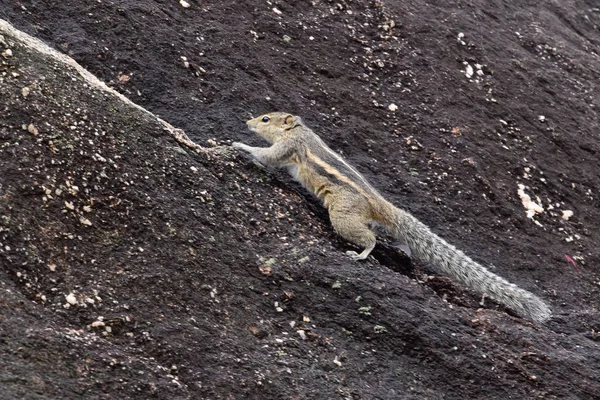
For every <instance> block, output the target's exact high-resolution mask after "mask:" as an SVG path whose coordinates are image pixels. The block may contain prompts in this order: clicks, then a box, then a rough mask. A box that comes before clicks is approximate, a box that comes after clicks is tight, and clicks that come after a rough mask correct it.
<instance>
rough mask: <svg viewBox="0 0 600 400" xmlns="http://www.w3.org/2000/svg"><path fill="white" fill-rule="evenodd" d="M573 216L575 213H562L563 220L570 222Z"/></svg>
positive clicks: (564, 211)
mask: <svg viewBox="0 0 600 400" xmlns="http://www.w3.org/2000/svg"><path fill="white" fill-rule="evenodd" d="M572 216H573V211H571V210H563V212H562V219H564V220H565V221H568V220H569V218H571V217H572Z"/></svg>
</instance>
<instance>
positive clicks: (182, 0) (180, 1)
mask: <svg viewBox="0 0 600 400" xmlns="http://www.w3.org/2000/svg"><path fill="white" fill-rule="evenodd" d="M179 4H181V7H183V8H190V3H188V2H187V1H185V0H179Z"/></svg>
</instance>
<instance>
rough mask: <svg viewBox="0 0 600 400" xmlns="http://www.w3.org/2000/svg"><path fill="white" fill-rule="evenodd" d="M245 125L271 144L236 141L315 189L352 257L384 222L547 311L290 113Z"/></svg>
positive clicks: (537, 314)
mask: <svg viewBox="0 0 600 400" xmlns="http://www.w3.org/2000/svg"><path fill="white" fill-rule="evenodd" d="M246 124H247V125H248V128H249V129H250V130H251V131H252V132H254V133H256V134H258V135H259V136H261V137H262V138H263V139H265V140H266V141H267V142H269V143H270V144H271V146H270V147H252V146H248V145H246V144H243V143H238V142H234V143H233V144H232V146H233V147H234V148H238V149H242V150H244V151H247V152H248V153H250V154H251V155H252V156H253V157H254V158H255V159H256V160H257V161H259V162H260V163H262V164H265V165H271V166H279V167H287V169H288V171H289V173H290V174H291V175H292V177H293V178H294V179H296V180H297V181H299V182H300V183H301V184H302V185H304V187H305V188H307V189H308V190H310V191H311V192H313V193H314V194H315V195H316V196H317V197H318V198H319V199H320V200H321V201H322V202H323V203H324V205H325V207H327V209H328V210H329V218H330V220H331V223H332V225H333V228H334V229H335V230H336V231H337V232H338V233H339V234H340V235H341V236H342V237H344V238H345V239H346V240H348V241H350V242H351V243H354V244H355V245H357V246H359V247H361V248H363V249H364V250H363V251H362V252H361V253H360V254H357V253H356V252H348V254H350V255H351V256H352V258H353V259H355V260H364V259H365V258H367V257H368V255H369V253H370V252H371V250H373V248H374V247H375V242H376V239H375V234H374V233H373V232H372V230H371V227H372V226H374V225H377V226H382V227H383V228H385V229H386V230H387V231H388V232H389V233H390V234H391V235H392V236H394V237H395V238H396V239H399V240H400V241H403V242H404V243H406V244H407V245H408V247H409V248H410V249H411V250H412V255H413V256H415V257H416V258H417V259H418V260H420V261H422V262H427V263H431V264H432V266H433V267H435V268H437V269H438V270H440V271H441V272H443V273H445V274H447V275H449V276H450V277H452V278H453V279H456V280H457V281H459V282H461V283H462V284H465V285H466V286H468V287H469V288H471V289H473V290H475V291H477V292H480V293H485V294H486V295H488V296H489V297H491V298H492V299H494V300H496V301H498V302H500V303H502V304H504V305H505V306H507V307H508V308H510V309H511V310H513V311H515V312H516V313H517V314H518V315H520V316H521V317H524V318H528V319H531V320H533V321H536V322H543V321H546V320H547V319H549V318H550V316H551V311H550V309H549V308H548V306H546V304H544V302H543V301H542V300H540V299H539V298H538V297H537V296H535V295H534V294H532V293H529V292H527V291H525V290H523V289H521V288H519V287H517V286H516V285H514V284H512V283H510V282H508V281H506V280H505V279H503V278H501V277H500V276H498V275H495V274H493V273H492V272H490V271H488V270H487V269H486V268H484V267H483V266H481V265H479V264H478V263H476V262H475V261H473V260H472V259H471V258H469V257H468V256H466V255H465V254H464V253H463V252H462V251H460V250H458V249H456V248H455V247H454V246H452V245H451V244H449V243H447V242H446V241H445V240H444V239H442V238H440V237H438V236H437V235H436V234H434V233H433V232H432V231H431V230H430V229H429V228H428V227H427V226H425V225H424V224H423V223H421V222H420V221H419V220H417V219H416V218H415V217H413V216H412V215H411V214H409V213H408V212H406V211H404V210H401V209H399V208H397V207H395V206H394V205H393V204H391V203H390V202H388V201H387V200H386V199H384V198H383V196H381V195H380V194H379V193H378V192H377V190H375V189H374V188H373V187H372V186H371V185H370V184H369V183H368V182H367V181H366V180H365V178H364V177H363V176H362V175H361V174H360V173H359V172H358V171H357V170H356V169H354V168H353V167H352V166H350V165H349V164H348V163H346V161H344V160H343V159H342V157H341V156H340V155H338V154H337V153H335V152H334V151H333V150H331V149H330V148H329V147H328V146H327V145H326V144H325V143H324V142H323V141H322V140H321V138H319V136H317V135H316V134H315V133H314V132H313V131H312V130H310V129H309V128H308V127H307V126H306V125H304V122H303V121H302V120H301V119H300V118H299V117H297V116H293V115H291V114H287V113H282V112H274V113H269V114H265V115H261V116H260V117H257V118H254V119H251V120H249V121H248V122H246Z"/></svg>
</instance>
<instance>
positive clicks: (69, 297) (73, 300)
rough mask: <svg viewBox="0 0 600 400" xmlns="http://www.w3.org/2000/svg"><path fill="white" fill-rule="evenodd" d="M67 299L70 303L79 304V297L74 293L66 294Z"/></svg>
mask: <svg viewBox="0 0 600 400" xmlns="http://www.w3.org/2000/svg"><path fill="white" fill-rule="evenodd" d="M65 300H67V303H69V304H70V305H72V306H74V305H75V304H77V297H75V295H74V294H73V293H69V294H68V295H66V296H65Z"/></svg>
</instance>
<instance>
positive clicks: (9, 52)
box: [2, 49, 13, 58]
mask: <svg viewBox="0 0 600 400" xmlns="http://www.w3.org/2000/svg"><path fill="white" fill-rule="evenodd" d="M12 56H13V52H12V50H11V49H6V50H4V51H3V52H2V57H4V58H10V57H12Z"/></svg>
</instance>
